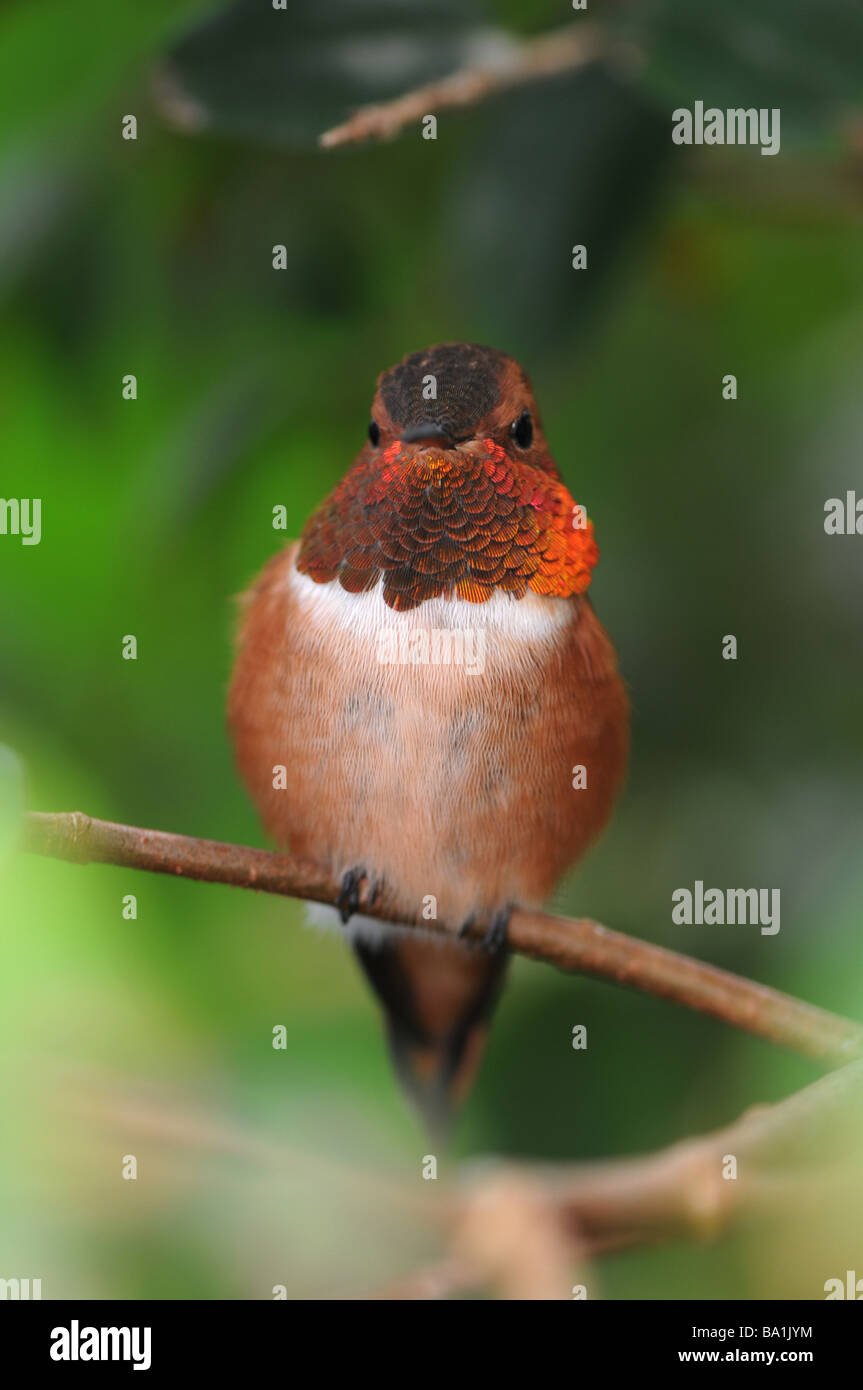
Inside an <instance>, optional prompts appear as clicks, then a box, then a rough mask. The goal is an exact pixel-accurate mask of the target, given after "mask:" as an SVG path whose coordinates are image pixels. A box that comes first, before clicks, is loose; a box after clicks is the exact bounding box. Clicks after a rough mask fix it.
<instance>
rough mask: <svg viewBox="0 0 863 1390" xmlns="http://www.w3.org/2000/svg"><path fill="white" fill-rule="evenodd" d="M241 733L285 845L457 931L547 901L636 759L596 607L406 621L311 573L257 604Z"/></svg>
mask: <svg viewBox="0 0 863 1390" xmlns="http://www.w3.org/2000/svg"><path fill="white" fill-rule="evenodd" d="M249 710H254V711H255V714H254V718H253V720H250V719H249V716H248V714H247V713H246V712H247V711H249ZM231 719H232V724H233V727H234V733H235V737H236V741H237V748H238V757H239V760H240V765H241V769H242V771H243V773H244V776H245V778H246V780H247V782H248V784H249V786H250V789H251V791H252V795H253V796H254V798H255V800H256V801H257V803H258V806H259V809H260V810H261V813H262V815H263V818H264V820H265V823H266V825H267V827H268V829H269V830H270V832H271V834H273V836H274V837H275V838H276V839H277V840H278V841H279V842H280V843H284V844H288V845H290V847H291V848H292V849H293V850H294V851H295V852H296V853H299V854H302V855H307V856H309V857H311V858H315V859H319V860H323V861H324V862H326V863H328V864H329V865H330V866H331V867H332V868H333V869H334V870H335V871H336V872H337V873H342V872H344V871H345V870H347V869H348V868H351V867H355V866H357V865H362V866H363V867H364V868H365V870H366V871H367V872H368V873H369V874H370V875H371V876H373V877H377V878H379V879H381V880H382V881H383V883H384V884H385V885H386V888H387V891H388V893H389V894H392V895H393V897H394V898H395V900H396V902H397V903H398V904H399V905H404V908H405V912H406V914H409V915H410V916H412V917H413V916H417V915H421V914H422V912H423V910H424V909H425V911H426V914H427V915H428V914H429V913H430V912H434V913H435V915H436V916H437V917H438V918H440V919H442V920H444V921H447V922H453V923H459V922H461V921H463V920H465V919H466V918H467V917H468V916H470V915H471V914H472V913H486V912H489V911H493V910H494V909H496V908H498V907H500V906H503V905H504V904H506V903H508V902H512V901H522V902H536V901H539V900H541V899H542V897H544V896H545V894H546V893H547V892H548V891H549V889H550V888H551V887H552V886H553V884H554V882H555V880H556V879H557V878H558V877H559V875H560V874H561V873H562V871H563V870H564V869H565V868H566V867H567V865H568V864H569V863H571V862H572V861H573V860H574V859H575V858H576V857H577V856H578V855H579V854H580V853H581V851H582V850H583V848H584V847H585V845H586V844H587V842H588V841H589V840H590V839H591V838H592V837H593V835H594V834H595V833H597V831H598V830H599V829H600V828H601V826H602V824H603V823H604V821H605V819H606V817H607V815H608V812H609V810H610V806H611V801H612V799H613V795H614V792H615V790H616V787H617V784H618V783H619V780H620V777H621V775H622V771H623V763H624V758H625V746H626V701H625V696H624V694H623V688H622V684H621V682H620V678H619V676H618V675H617V672H616V667H615V663H614V656H613V652H612V650H611V647H610V644H609V643H608V639H607V638H606V636H605V633H604V632H603V630H602V628H601V627H600V625H599V623H598V622H597V620H596V618H595V616H594V615H593V612H592V609H591V608H590V606H589V604H587V603H586V602H585V601H582V600H579V599H558V598H546V597H542V596H539V595H533V594H529V595H527V596H525V597H524V598H522V599H518V600H516V599H513V598H511V597H509V596H508V595H505V594H502V593H500V594H497V595H495V596H494V597H493V598H492V599H490V600H489V601H488V602H486V603H484V604H470V603H467V602H464V601H458V600H449V599H434V600H430V601H427V602H426V603H423V604H421V605H420V606H419V607H418V608H415V609H412V610H410V611H408V612H406V613H399V612H395V611H394V610H392V609H391V608H388V607H387V606H386V605H385V604H384V602H383V599H382V597H381V594H380V589H379V588H378V589H376V590H374V591H372V592H369V593H365V594H348V593H346V592H345V591H344V590H342V589H341V587H340V586H339V585H338V584H337V583H330V584H316V583H315V582H314V581H312V580H310V579H308V578H307V577H306V576H303V575H300V574H298V573H297V571H296V570H295V569H294V566H293V563H292V562H291V563H290V564H289V565H287V564H286V565H285V566H284V568H283V569H282V571H281V573H280V574H279V575H278V576H277V577H275V578H274V579H273V581H272V582H271V583H270V585H269V586H268V587H267V588H266V589H265V590H263V591H259V593H258V594H257V596H256V597H255V599H254V600H253V603H252V605H251V608H250V611H249V615H248V617H247V621H246V625H245V630H244V635H243V642H242V646H241V651H240V656H239V658H238V663H237V671H236V674H235V680H234V688H233V691H232V700H231ZM280 765H281V766H284V768H285V772H286V775H285V779H284V781H285V785H284V788H279V787H276V786H274V785H273V782H274V780H277V778H276V776H275V775H274V772H273V769H274V768H276V767H278V766H280ZM576 765H584V766H585V768H586V778H587V786H586V787H583V788H580V789H575V788H574V787H573V780H574V774H573V768H574V767H575V766H576Z"/></svg>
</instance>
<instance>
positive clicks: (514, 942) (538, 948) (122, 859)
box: [22, 811, 863, 1066]
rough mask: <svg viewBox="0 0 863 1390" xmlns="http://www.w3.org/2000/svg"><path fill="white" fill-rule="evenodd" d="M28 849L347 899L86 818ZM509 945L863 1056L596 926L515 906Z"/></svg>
mask: <svg viewBox="0 0 863 1390" xmlns="http://www.w3.org/2000/svg"><path fill="white" fill-rule="evenodd" d="M22 847H23V848H24V849H25V850H28V851H30V852H31V853H35V854H44V855H49V856H51V857H53V858H56V859H67V860H72V861H74V862H76V863H81V864H86V863H93V862H95V863H102V864H117V865H121V866H123V867H125V868H132V869H146V870H148V871H149V872H151V873H161V874H173V875H175V876H177V877H178V878H191V879H197V880H200V881H203V882H206V883H227V884H232V885H233V886H234V887H237V888H254V889H258V890H260V891H262V892H267V893H280V894H284V895H285V896H287V897H294V898H307V899H311V900H313V901H315V902H321V903H329V904H334V903H335V901H336V899H337V897H338V895H339V893H340V891H341V883H340V882H339V880H338V878H336V877H335V875H334V874H333V873H332V872H331V871H330V870H329V869H328V868H326V867H325V866H323V865H321V864H316V863H313V862H311V861H309V860H304V859H297V858H295V857H294V856H292V855H287V854H272V853H269V852H268V851H266V850H260V849H251V848H247V847H246V846H242V845H231V844H222V843H220V842H219V841H217V840H200V839H196V838H194V837H192V836H189V835H172V834H169V833H168V832H166V831H163V830H143V829H139V828H137V827H135V826H128V825H117V824H114V823H113V822H111V821H102V820H95V819H93V818H91V817H90V816H85V815H83V814H82V813H81V812H80V811H72V812H68V813H62V814H59V815H44V814H39V813H35V812H34V813H32V814H31V815H29V816H28V817H27V820H26V825H25V831H24V837H23V844H22ZM359 910H360V911H361V912H363V913H364V914H366V915H368V916H372V917H378V918H381V919H382V920H383V921H388V922H398V923H400V924H402V925H405V926H417V925H419V926H421V927H422V928H423V929H424V930H428V931H436V932H443V933H447V932H449V933H450V934H451V933H452V932H453V931H454V930H455V929H456V928H457V927H458V925H459V924H458V923H443V922H434V921H425V920H423V921H422V922H417V921H416V919H415V920H414V921H413V922H408V921H406V920H405V913H404V910H403V909H402V910H398V909H397V908H396V907H395V906H394V905H393V903H391V902H389V901H388V900H387V897H386V894H385V892H384V893H383V894H382V895H380V897H378V898H376V899H375V901H374V902H369V900H368V885H367V884H363V885H362V888H361V891H360V902H359ZM485 925H486V924H485V923H483V922H481V921H477V922H476V923H475V924H474V926H473V927H472V928H471V932H470V935H471V937H472V938H473V939H474V940H479V939H481V937H482V936H483V934H484V930H485ZM508 944H509V946H510V948H511V949H512V950H514V951H517V952H519V953H520V954H521V955H524V956H530V957H531V958H532V959H534V960H541V961H545V962H547V963H548V964H549V965H554V966H556V967H557V968H558V970H563V971H567V972H578V973H580V974H586V975H595V976H598V977H600V978H601V979H606V980H612V981H614V982H615V983H616V984H620V985H626V986H628V987H629V988H630V989H638V990H641V991H642V992H643V993H646V994H652V995H656V996H658V997H659V998H662V999H668V1000H670V1001H672V1002H673V1003H676V1004H683V1005H685V1006H686V1007H687V1008H690V1009H696V1010H698V1011H699V1012H701V1013H705V1014H709V1015H710V1016H711V1017H713V1018H717V1019H720V1020H722V1021H723V1022H724V1023H729V1024H731V1025H733V1026H734V1027H736V1028H742V1029H744V1030H746V1031H747V1032H749V1033H754V1034H756V1035H757V1036H758V1037H762V1038H766V1039H767V1040H768V1041H770V1042H774V1043H779V1044H781V1045H782V1046H784V1047H787V1048H790V1049H791V1050H792V1051H795V1052H799V1053H802V1054H803V1055H804V1056H806V1057H811V1058H814V1059H815V1060H816V1061H819V1062H821V1063H823V1064H825V1065H827V1066H839V1065H841V1064H842V1063H844V1062H848V1061H850V1060H851V1059H852V1058H855V1057H860V1056H863V1028H861V1027H860V1025H859V1024H856V1023H852V1022H851V1021H850V1020H849V1019H845V1018H841V1017H839V1016H838V1015H836V1014H831V1013H828V1012H827V1011H826V1010H824V1009H819V1008H816V1007H815V1006H814V1005H811V1004H806V1003H803V1002H802V1001H801V1000H799V999H794V998H792V997H791V996H790V995H788V994H782V993H780V992H779V991H778V990H774V989H769V988H768V987H767V986H766V985H759V984H756V983H755V982H754V981H752V980H746V979H743V978H742V977H740V976H739V975H732V974H731V973H730V972H729V971H727V970H720V969H718V968H717V967H716V966H712V965H707V964H705V963H704V962H703V961H698V960H694V959H692V958H691V957H689V956H684V955H679V954H678V953H677V952H676V951H668V950H666V949H665V948H664V947H662V946H653V945H651V944H649V943H648V942H646V941H639V940H637V939H636V938H634V937H631V936H624V935H623V934H622V933H620V932H615V931H611V930H609V928H607V927H603V926H600V925H599V923H597V922H591V921H589V920H586V919H580V920H577V921H576V920H570V919H569V918H565V917H554V916H552V915H550V914H549V913H547V912H536V911H533V910H532V909H527V908H518V909H516V910H515V911H514V912H513V914H512V917H511V919H510V923H509V932H508Z"/></svg>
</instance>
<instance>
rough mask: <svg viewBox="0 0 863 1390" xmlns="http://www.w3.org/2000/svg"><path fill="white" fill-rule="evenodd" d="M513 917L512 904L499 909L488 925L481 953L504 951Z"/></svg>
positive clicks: (481, 943)
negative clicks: (510, 921)
mask: <svg viewBox="0 0 863 1390" xmlns="http://www.w3.org/2000/svg"><path fill="white" fill-rule="evenodd" d="M511 916H512V906H511V905H510V904H507V906H506V907H502V908H499V909H498V911H497V912H496V913H495V914H494V916H493V917H492V919H491V921H490V922H489V924H488V929H487V931H486V934H485V936H484V937H483V939H482V941H481V942H480V943H479V945H480V950H481V951H488V952H497V951H502V950H503V948H504V946H505V945H506V937H507V932H508V931H509V919H510V917H511Z"/></svg>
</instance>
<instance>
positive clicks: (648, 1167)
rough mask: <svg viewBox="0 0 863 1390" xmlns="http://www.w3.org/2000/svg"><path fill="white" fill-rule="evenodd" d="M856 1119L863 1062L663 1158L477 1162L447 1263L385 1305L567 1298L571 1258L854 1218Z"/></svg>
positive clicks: (416, 1276)
mask: <svg viewBox="0 0 863 1390" xmlns="http://www.w3.org/2000/svg"><path fill="white" fill-rule="evenodd" d="M861 1121H863V1060H860V1061H857V1062H854V1063H852V1064H851V1065H849V1066H847V1067H843V1068H841V1069H840V1070H838V1071H836V1072H833V1073H832V1074H831V1075H830V1076H826V1077H822V1078H821V1079H820V1080H818V1081H816V1082H814V1083H813V1084H812V1085H811V1086H807V1087H806V1088H805V1089H804V1090H802V1091H797V1092H796V1093H795V1094H794V1095H792V1096H789V1097H788V1098H787V1099H786V1100H783V1101H779V1102H778V1103H777V1104H775V1105H761V1106H757V1107H755V1108H754V1109H752V1110H749V1111H747V1112H746V1113H745V1114H744V1115H742V1116H741V1117H740V1119H738V1120H736V1121H735V1122H734V1123H733V1124H730V1125H727V1126H725V1127H723V1128H722V1129H717V1130H714V1131H713V1132H712V1133H710V1134H706V1135H700V1136H698V1137H697V1138H695V1139H686V1140H683V1141H681V1142H680V1143H678V1144H674V1145H672V1146H671V1147H670V1148H666V1149H660V1150H659V1151H657V1152H656V1153H652V1154H644V1155H639V1156H637V1157H634V1158H626V1159H617V1160H610V1161H609V1160H604V1161H601V1162H591V1163H577V1164H566V1165H563V1164H561V1165H551V1164H548V1165H535V1164H524V1165H514V1164H502V1165H499V1166H498V1167H496V1168H494V1169H492V1170H491V1171H489V1169H488V1165H487V1164H486V1165H483V1166H482V1167H481V1168H480V1169H479V1171H478V1172H477V1173H476V1175H475V1176H474V1178H473V1181H469V1182H468V1183H467V1187H466V1190H465V1191H464V1192H463V1194H462V1196H461V1198H460V1199H459V1200H458V1201H456V1202H455V1203H454V1205H453V1208H452V1212H451V1221H452V1234H451V1239H450V1249H449V1252H448V1254H447V1255H446V1256H445V1258H444V1259H442V1260H438V1261H437V1262H436V1263H435V1264H433V1265H429V1266H427V1267H425V1268H420V1269H418V1270H415V1271H413V1272H411V1273H410V1274H408V1275H406V1276H405V1277H403V1278H402V1279H399V1280H397V1281H394V1282H393V1283H391V1284H390V1285H389V1286H388V1287H387V1289H386V1290H384V1291H383V1292H382V1293H381V1294H379V1295H378V1297H387V1298H393V1299H429V1298H436V1299H441V1298H447V1297H451V1296H453V1295H454V1294H456V1293H466V1292H468V1291H473V1290H476V1289H479V1288H483V1287H489V1288H492V1289H494V1290H496V1291H497V1292H498V1293H499V1294H500V1295H501V1296H503V1297H505V1298H506V1297H536V1298H546V1299H547V1298H552V1299H565V1298H568V1297H569V1296H570V1285H571V1284H572V1283H574V1282H579V1283H586V1282H587V1280H586V1278H585V1275H584V1272H583V1267H582V1270H581V1272H580V1273H579V1274H574V1273H573V1272H572V1262H573V1261H578V1262H579V1265H580V1266H582V1265H583V1261H584V1260H585V1259H587V1258H590V1257H592V1256H595V1255H598V1254H603V1253H606V1252H608V1251H613V1250H620V1249H625V1248H627V1247H632V1246H637V1245H653V1244H657V1243H658V1242H662V1241H669V1240H674V1239H680V1238H695V1239H697V1240H705V1239H715V1238H716V1237H717V1236H718V1235H719V1234H721V1233H722V1232H724V1231H726V1230H728V1229H729V1228H730V1227H731V1226H732V1224H733V1223H735V1222H737V1221H740V1220H743V1219H745V1218H748V1217H752V1216H757V1217H758V1218H759V1220H761V1221H763V1220H766V1219H777V1220H779V1221H780V1222H782V1223H783V1224H785V1223H787V1221H788V1219H789V1214H790V1213H794V1214H795V1216H798V1217H799V1213H800V1212H801V1210H803V1211H806V1210H808V1209H809V1208H810V1207H811V1204H812V1202H813V1200H821V1201H824V1202H827V1203H828V1204H832V1205H833V1207H836V1208H838V1209H840V1210H841V1209H842V1204H843V1202H845V1201H847V1202H848V1205H849V1206H852V1205H853V1206H855V1207H856V1204H857V1202H858V1200H859V1182H860V1179H859V1172H860V1137H861ZM731 1158H733V1159H734V1161H735V1168H734V1170H733V1171H734V1176H732V1175H731V1170H730V1169H729V1166H728V1165H729V1159H731ZM819 1194H820V1197H819ZM536 1226H538V1227H539V1230H540V1231H541V1233H542V1241H541V1243H540V1242H536V1243H535V1244H534V1254H535V1257H536V1258H535V1261H534V1263H533V1265H532V1266H530V1267H525V1263H524V1259H523V1250H524V1238H525V1231H528V1230H531V1229H534V1228H535V1227H536ZM555 1235H556V1238H555ZM525 1283H527V1284H528V1287H529V1288H530V1290H532V1291H531V1292H528V1293H527V1294H525V1292H524V1285H525ZM514 1289H515V1290H517V1291H516V1292H513V1290H514Z"/></svg>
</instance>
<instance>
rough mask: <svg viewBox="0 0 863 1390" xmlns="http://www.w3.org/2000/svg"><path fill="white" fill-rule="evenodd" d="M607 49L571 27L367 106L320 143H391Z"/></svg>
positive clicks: (588, 29)
mask: <svg viewBox="0 0 863 1390" xmlns="http://www.w3.org/2000/svg"><path fill="white" fill-rule="evenodd" d="M606 48H607V40H605V39H604V38H603V37H602V36H601V34H600V32H599V30H598V29H596V28H595V27H594V26H593V25H590V24H584V23H581V24H571V25H567V26H566V27H565V28H563V29H555V30H554V31H553V32H552V33H550V34H542V35H540V36H539V37H538V38H535V39H529V40H527V42H525V43H523V44H519V45H517V46H516V45H513V46H512V47H511V48H507V49H505V50H502V51H499V52H498V53H496V55H495V56H494V58H490V59H489V60H487V61H486V62H480V63H477V64H476V65H475V66H474V67H470V68H463V69H462V70H461V71H459V72H454V73H451V74H450V76H449V77H444V78H441V79H440V80H439V81H437V82H430V83H428V85H427V86H425V87H418V88H416V89H415V90H414V91H412V92H406V93H405V94H404V95H403V96H400V97H396V98H395V100H393V101H387V102H380V103H376V104H374V105H371V106H362V107H360V109H359V110H358V111H356V112H355V113H354V115H353V116H351V118H350V119H349V120H347V121H345V122H344V124H343V125H339V126H335V127H334V128H333V129H332V130H327V131H325V132H324V134H323V135H321V136H320V137H319V140H318V143H319V144H320V145H322V146H323V147H324V148H325V149H332V148H333V147H334V146H335V145H347V144H358V143H359V142H361V141H363V140H372V139H377V140H391V139H392V138H393V137H394V136H395V135H397V134H398V132H399V131H400V130H402V129H403V128H404V127H405V126H406V125H408V124H409V123H410V122H411V121H420V120H422V118H423V116H426V115H429V114H434V115H437V114H438V113H439V112H440V111H443V110H446V109H450V108H452V107H458V106H474V105H476V104H477V103H478V102H480V101H485V100H486V99H487V98H488V97H490V96H493V95H494V94H495V93H497V92H503V91H507V90H508V89H509V88H511V87H517V86H521V85H523V84H524V83H526V82H537V81H540V80H541V79H543V78H546V77H554V76H555V75H556V74H558V73H561V72H571V71H574V70H575V69H576V68H581V67H584V66H585V65H586V64H587V63H590V62H593V61H594V59H596V58H598V57H599V56H600V55H601V54H602V53H603V52H604V51H605V49H606Z"/></svg>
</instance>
